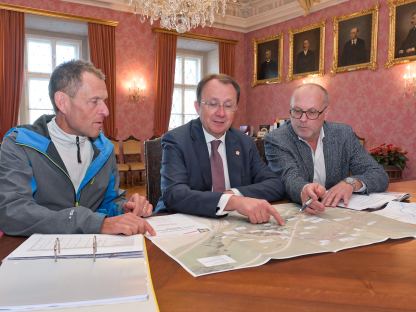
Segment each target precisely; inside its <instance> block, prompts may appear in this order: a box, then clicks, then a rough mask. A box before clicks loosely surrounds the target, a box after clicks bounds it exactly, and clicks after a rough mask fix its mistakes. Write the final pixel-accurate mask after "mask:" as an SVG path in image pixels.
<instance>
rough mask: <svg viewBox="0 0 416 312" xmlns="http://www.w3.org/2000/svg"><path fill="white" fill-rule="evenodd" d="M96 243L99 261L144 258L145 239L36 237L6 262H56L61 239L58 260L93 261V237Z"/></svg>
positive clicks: (31, 238) (91, 235)
mask: <svg viewBox="0 0 416 312" xmlns="http://www.w3.org/2000/svg"><path fill="white" fill-rule="evenodd" d="M94 236H96V239H97V251H96V255H97V257H101V256H106V257H110V256H111V257H114V256H129V254H130V255H131V254H132V255H133V256H137V257H138V256H143V235H139V234H138V235H132V236H124V235H105V234H34V235H32V236H30V237H29V238H28V239H27V240H26V241H25V242H24V243H23V244H21V245H20V246H19V247H18V248H16V249H15V250H14V251H13V252H12V253H11V254H10V255H9V256H8V257H7V259H24V258H28V259H35V258H53V257H54V256H55V253H54V244H55V241H56V238H59V244H60V252H59V254H58V256H59V257H73V256H76V257H82V256H85V257H92V255H93V248H92V247H93V237H94Z"/></svg>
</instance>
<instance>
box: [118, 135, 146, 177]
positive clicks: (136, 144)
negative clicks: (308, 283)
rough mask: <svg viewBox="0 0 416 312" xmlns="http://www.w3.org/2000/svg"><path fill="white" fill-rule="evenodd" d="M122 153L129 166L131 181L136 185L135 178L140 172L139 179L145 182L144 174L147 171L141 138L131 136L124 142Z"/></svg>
mask: <svg viewBox="0 0 416 312" xmlns="http://www.w3.org/2000/svg"><path fill="white" fill-rule="evenodd" d="M122 153H123V158H124V163H125V164H127V165H128V166H129V169H130V175H131V183H132V185H135V180H136V179H135V178H136V176H137V174H138V176H139V181H140V182H143V181H144V180H143V174H144V173H145V165H144V162H143V161H142V148H141V144H140V140H138V139H136V138H135V137H133V136H130V137H129V138H128V139H127V140H125V141H123V143H122Z"/></svg>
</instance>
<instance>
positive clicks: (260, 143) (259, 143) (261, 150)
mask: <svg viewBox="0 0 416 312" xmlns="http://www.w3.org/2000/svg"><path fill="white" fill-rule="evenodd" d="M254 144H256V147H257V150H258V152H259V155H260V159H261V160H263V161H264V162H265V163H266V165H267V159H266V153H265V152H264V139H263V138H256V139H255V140H254Z"/></svg>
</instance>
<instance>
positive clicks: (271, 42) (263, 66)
mask: <svg viewBox="0 0 416 312" xmlns="http://www.w3.org/2000/svg"><path fill="white" fill-rule="evenodd" d="M253 45H254V46H253V50H254V66H253V68H254V74H253V83H252V85H253V86H256V85H258V84H268V83H278V82H280V81H281V76H282V75H281V72H282V60H283V54H282V51H283V39H282V34H279V35H276V36H271V37H267V38H262V39H255V40H253Z"/></svg>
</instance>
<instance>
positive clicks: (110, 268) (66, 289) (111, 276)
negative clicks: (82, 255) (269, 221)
mask: <svg viewBox="0 0 416 312" xmlns="http://www.w3.org/2000/svg"><path fill="white" fill-rule="evenodd" d="M144 261H145V260H144V259H139V258H136V259H113V258H111V259H109V258H104V259H97V260H96V261H95V262H94V261H92V259H60V260H58V261H57V262H55V261H54V260H53V259H41V260H28V261H13V260H6V261H4V262H3V264H2V266H1V269H0V280H1V283H0V310H10V311H14V310H19V311H21V310H23V309H24V310H36V309H45V308H50V307H54V308H57V307H80V306H88V305H97V304H109V303H121V302H131V301H143V300H147V299H148V290H147V269H146V264H145V262H144ZM116 310H117V309H116Z"/></svg>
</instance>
